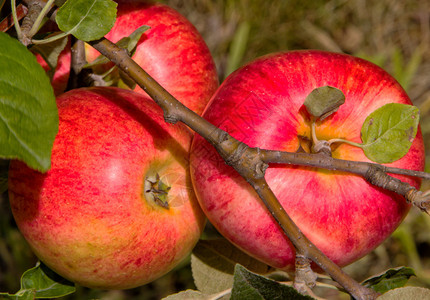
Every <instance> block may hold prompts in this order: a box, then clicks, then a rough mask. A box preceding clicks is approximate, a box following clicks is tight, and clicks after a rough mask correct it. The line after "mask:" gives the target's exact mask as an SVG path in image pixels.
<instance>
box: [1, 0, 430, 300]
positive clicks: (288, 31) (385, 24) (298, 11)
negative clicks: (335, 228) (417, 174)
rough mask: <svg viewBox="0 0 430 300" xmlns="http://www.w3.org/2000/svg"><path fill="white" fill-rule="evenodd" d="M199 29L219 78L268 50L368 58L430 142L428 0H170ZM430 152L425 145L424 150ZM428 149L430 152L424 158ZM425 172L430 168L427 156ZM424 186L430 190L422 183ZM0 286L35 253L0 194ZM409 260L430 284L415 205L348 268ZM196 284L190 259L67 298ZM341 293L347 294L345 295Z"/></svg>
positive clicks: (359, 275) (424, 218)
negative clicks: (416, 112)
mask: <svg viewBox="0 0 430 300" xmlns="http://www.w3.org/2000/svg"><path fill="white" fill-rule="evenodd" d="M160 2H163V3H166V4H168V5H170V6H172V7H173V8H175V9H177V10H178V11H179V12H181V13H182V14H183V15H185V16H186V17H187V18H188V19H189V20H190V21H191V22H192V23H193V24H194V25H195V26H196V27H197V29H198V30H199V31H200V32H201V34H202V35H203V37H204V39H205V40H206V43H207V44H208V46H209V48H210V50H211V52H212V54H213V57H214V60H215V62H216V65H217V68H218V72H219V77H220V81H222V80H223V79H224V78H225V77H226V76H227V75H228V74H229V73H231V72H232V71H233V70H235V69H236V68H238V67H239V66H241V65H242V64H244V63H246V62H248V61H250V60H253V59H254V58H256V57H258V56H261V55H264V54H268V53H270V52H275V51H281V50H294V49H322V50H329V51H336V52H344V53H348V54H352V55H356V56H359V57H362V58H365V59H368V60H370V61H372V62H374V63H376V64H378V65H380V66H381V67H383V68H384V69H386V70H387V71H388V72H389V73H391V74H392V75H393V76H394V77H395V78H396V79H397V80H398V81H399V82H400V84H402V86H403V87H404V88H405V89H406V91H407V92H408V94H409V96H410V97H411V99H412V101H413V102H414V104H415V105H416V106H418V107H419V108H420V110H421V129H422V131H423V134H424V140H425V144H426V149H430V2H429V1H425V0H424V1H423V0H408V1H395V0H379V1H373V0H349V1H348V0H331V1H323V0H272V1H267V0H187V1H184V0H165V1H160ZM427 151H428V150H427ZM429 159H430V151H428V154H427V162H429ZM426 168H427V171H430V168H429V163H427V167H426ZM423 189H426V190H427V189H430V183H429V182H424V184H423ZM0 215H1V217H0V291H2V292H10V293H14V292H16V291H17V290H19V279H20V276H21V275H22V273H23V272H24V271H25V270H27V269H29V268H31V267H33V266H34V265H35V263H36V258H35V257H34V256H33V254H32V252H31V251H30V250H29V248H28V246H27V245H26V243H25V241H24V240H23V238H22V237H21V235H20V234H19V232H18V230H17V229H16V226H15V224H14V222H13V218H12V216H11V213H10V207H9V203H8V201H7V195H2V197H1V199H0ZM396 266H409V267H412V268H414V269H415V272H416V274H417V277H416V278H412V279H411V280H410V281H409V284H410V285H416V286H424V287H428V288H430V216H428V215H425V214H423V213H421V212H420V211H418V210H417V209H415V208H413V209H412V210H411V212H410V214H409V215H408V216H407V218H406V220H405V221H404V223H403V224H402V225H401V226H400V228H399V229H398V230H397V231H396V232H395V233H394V234H393V236H392V237H390V238H389V239H388V240H387V241H386V242H384V243H383V244H382V245H381V246H379V247H378V248H377V249H376V250H375V251H373V252H372V253H371V254H369V255H367V256H366V257H364V258H363V259H361V260H359V261H358V262H355V263H354V264H352V265H350V266H348V267H346V268H345V271H346V272H347V273H349V274H350V275H351V276H352V277H353V278H355V279H356V280H358V281H361V280H363V279H365V278H367V277H369V276H371V275H375V274H377V273H380V272H383V271H384V270H386V269H388V268H390V267H396ZM188 288H194V284H193V280H192V276H191V271H190V268H189V265H188V264H187V262H184V263H183V265H182V266H180V267H178V268H176V269H175V270H174V271H173V272H171V273H169V274H167V275H165V276H164V277H162V278H160V279H159V280H157V281H155V282H153V283H151V284H148V285H145V286H143V287H140V288H136V289H132V290H128V291H98V290H89V289H86V288H81V287H78V290H77V292H76V293H75V294H73V295H70V296H67V297H64V298H63V299H106V300H108V299H109V300H110V299H112V300H114V299H115V300H116V299H118V300H119V299H146V300H152V299H154V300H156V299H161V298H162V297H164V296H166V295H169V294H172V293H175V292H177V291H181V290H184V289H188ZM341 299H349V298H348V297H343V298H341Z"/></svg>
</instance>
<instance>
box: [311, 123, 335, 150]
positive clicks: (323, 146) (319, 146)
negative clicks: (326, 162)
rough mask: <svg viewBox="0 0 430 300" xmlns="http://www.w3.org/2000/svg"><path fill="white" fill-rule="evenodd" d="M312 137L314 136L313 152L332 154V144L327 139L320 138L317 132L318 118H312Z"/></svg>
mask: <svg viewBox="0 0 430 300" xmlns="http://www.w3.org/2000/svg"><path fill="white" fill-rule="evenodd" d="M311 137H312V147H311V152H312V153H324V154H325V155H328V156H331V148H330V144H329V143H328V142H327V141H325V140H319V139H318V137H317V133H316V119H315V117H313V118H312V123H311Z"/></svg>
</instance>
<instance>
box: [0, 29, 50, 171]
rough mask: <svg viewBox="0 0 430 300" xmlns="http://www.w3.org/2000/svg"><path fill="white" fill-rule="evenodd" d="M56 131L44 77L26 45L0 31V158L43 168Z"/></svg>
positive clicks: (45, 167) (48, 83)
mask: <svg viewBox="0 0 430 300" xmlns="http://www.w3.org/2000/svg"><path fill="white" fill-rule="evenodd" d="M57 132H58V111H57V105H56V102H55V96H54V91H53V89H52V86H51V83H50V81H49V78H48V76H46V74H45V71H44V70H43V68H42V67H41V66H40V65H39V64H38V63H37V61H36V58H35V56H34V55H33V54H32V53H31V52H30V51H28V50H27V48H26V47H24V46H23V45H22V44H21V43H19V42H18V41H17V40H16V39H13V38H11V37H10V36H9V35H7V34H6V33H3V32H0V157H2V158H8V159H11V158H17V159H20V160H23V161H24V162H25V163H27V165H28V166H29V167H31V168H34V169H37V170H39V171H46V170H48V169H49V167H50V165H51V150H52V145H53V143H54V139H55V136H56V134H57Z"/></svg>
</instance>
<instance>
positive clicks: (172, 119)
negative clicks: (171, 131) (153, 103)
mask: <svg viewBox="0 0 430 300" xmlns="http://www.w3.org/2000/svg"><path fill="white" fill-rule="evenodd" d="M164 121H166V122H167V123H170V124H176V123H177V122H178V121H180V118H179V117H178V116H177V115H176V114H172V113H169V112H168V111H165V112H164Z"/></svg>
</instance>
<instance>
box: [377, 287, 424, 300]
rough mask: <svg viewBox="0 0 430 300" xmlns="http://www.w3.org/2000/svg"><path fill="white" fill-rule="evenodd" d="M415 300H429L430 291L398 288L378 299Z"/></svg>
mask: <svg viewBox="0 0 430 300" xmlns="http://www.w3.org/2000/svg"><path fill="white" fill-rule="evenodd" d="M415 299H417V300H418V299H420V300H424V299H430V290H429V289H425V288H421V287H415V286H407V287H403V288H398V289H394V290H391V291H389V292H387V293H385V294H383V295H382V296H379V297H378V300H415Z"/></svg>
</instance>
